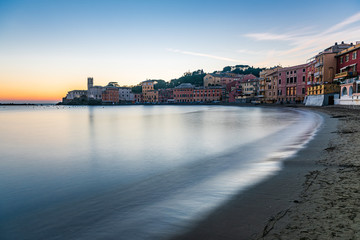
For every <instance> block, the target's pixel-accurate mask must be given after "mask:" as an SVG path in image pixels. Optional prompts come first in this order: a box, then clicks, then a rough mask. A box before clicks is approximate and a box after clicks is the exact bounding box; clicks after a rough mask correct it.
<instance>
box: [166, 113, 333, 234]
mask: <svg viewBox="0 0 360 240" xmlns="http://www.w3.org/2000/svg"><path fill="white" fill-rule="evenodd" d="M264 107H271V106H264ZM274 107H278V106H274ZM284 107H286V106H284ZM298 108H299V109H305V110H311V111H313V112H315V113H318V114H320V115H321V116H322V117H323V125H322V126H321V127H320V129H319V130H318V131H317V133H316V135H315V136H314V137H313V139H312V140H311V141H310V142H309V143H307V145H306V146H305V148H303V149H300V150H299V152H298V153H297V154H296V155H295V156H292V157H290V158H288V159H286V160H284V165H283V169H282V170H281V171H280V172H279V173H278V174H277V175H275V176H273V177H271V178H269V179H267V180H265V181H263V182H261V183H259V184H257V185H255V186H253V187H251V188H249V189H248V190H246V191H244V192H241V193H239V194H238V195H236V196H235V197H233V198H232V199H230V200H229V201H228V202H226V203H224V204H223V205H222V206H219V207H218V208H217V209H215V210H214V211H213V212H211V213H210V214H209V215H208V216H206V217H205V218H204V219H202V220H200V222H198V223H195V226H192V227H191V228H190V229H188V231H187V232H185V233H182V234H179V235H176V236H174V237H173V238H171V239H209V240H211V239H237V240H241V239H282V238H281V237H284V239H299V236H301V234H299V232H297V233H296V234H295V233H294V232H296V231H294V229H291V230H290V231H289V232H290V233H289V234H288V236H289V237H286V235H287V234H285V233H284V232H283V229H284V228H286V227H288V222H289V221H287V220H284V219H287V217H288V216H290V215H291V213H293V209H295V208H297V207H298V206H299V205H301V204H302V202H303V199H302V197H303V193H304V190H306V189H308V187H309V181H310V180H309V179H311V178H312V177H313V176H314V175H316V174H317V173H318V172H320V171H322V169H323V168H324V167H323V166H322V165H321V164H319V160H320V159H322V158H323V155H324V151H325V152H327V151H326V150H325V149H328V148H329V143H330V142H332V141H335V140H336V139H335V138H336V137H337V136H336V134H334V132H338V131H337V127H338V119H339V118H334V117H332V116H331V111H328V110H327V109H328V108H324V107H322V108H321V109H319V108H308V107H303V106H301V107H298ZM329 109H330V108H329ZM310 183H311V181H310ZM310 185H311V184H310ZM297 215H299V213H298V214H297ZM300 221H302V222H303V221H306V220H305V219H300ZM290 222H291V221H290ZM299 230H300V231H301V229H299ZM311 236H312V235H311V233H310V235H309V237H310V238H309V239H311ZM304 239H307V238H304ZM324 239H326V238H324Z"/></svg>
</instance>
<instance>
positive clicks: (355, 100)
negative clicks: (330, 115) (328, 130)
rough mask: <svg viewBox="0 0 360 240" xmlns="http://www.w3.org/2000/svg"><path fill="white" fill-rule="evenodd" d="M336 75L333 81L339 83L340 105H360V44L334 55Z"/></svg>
mask: <svg viewBox="0 0 360 240" xmlns="http://www.w3.org/2000/svg"><path fill="white" fill-rule="evenodd" d="M336 60H337V74H336V75H335V78H334V81H337V82H340V86H341V91H340V100H339V104H342V105H360V80H359V75H360V42H357V44H356V45H355V46H352V47H350V48H348V49H346V50H343V51H341V52H339V53H338V54H337V55H336Z"/></svg>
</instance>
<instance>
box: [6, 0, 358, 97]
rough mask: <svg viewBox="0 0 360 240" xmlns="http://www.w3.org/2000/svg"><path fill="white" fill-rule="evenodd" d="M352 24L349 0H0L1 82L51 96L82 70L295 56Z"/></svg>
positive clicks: (182, 68) (126, 73)
mask: <svg viewBox="0 0 360 240" xmlns="http://www.w3.org/2000/svg"><path fill="white" fill-rule="evenodd" d="M359 23H360V1H356V0H349V1H348V0H344V1H332V0H330V1H322V0H321V1H316V0H314V1H307V0H306V1H256V0H255V1H226V0H225V1H187V0H185V1H154V0H153V1H152V0H148V1H81V0H77V1H67V0H63V1H57V0H54V1H37V0H33V1H17V0H13V1H5V0H0V53H1V54H0V66H1V67H0V83H1V85H3V86H7V88H6V89H7V90H6V92H7V97H6V98H9V94H8V93H9V92H12V91H18V90H17V89H19V88H20V89H21V88H24V89H23V90H22V91H21V94H24V96H25V95H26V94H27V95H26V96H28V95H29V94H30V93H29V92H26V89H32V88H31V87H34V86H37V90H36V91H35V90H34V89H32V91H33V92H34V94H35V93H36V94H45V92H46V93H47V94H55V95H56V96H58V95H61V94H62V95H64V94H66V91H67V90H71V89H75V88H80V89H82V88H85V86H86V78H87V77H88V76H92V77H94V80H95V83H96V84H100V85H105V84H106V83H107V82H109V81H117V82H119V83H120V84H121V85H132V84H137V83H139V82H141V81H143V80H145V79H164V80H170V79H172V78H176V77H179V76H181V75H182V74H183V73H184V72H186V71H188V70H190V71H193V70H197V69H204V71H206V72H212V71H214V70H220V69H222V68H223V67H224V66H227V65H236V64H249V65H253V66H259V67H265V66H267V67H270V66H273V65H277V64H281V65H283V66H289V65H294V64H301V63H304V62H305V61H306V60H307V59H308V58H310V57H311V56H313V55H314V54H316V53H317V52H319V51H321V50H322V49H323V48H326V47H327V46H329V45H331V44H333V43H334V42H336V41H337V42H340V41H347V42H349V41H351V42H355V41H360V28H359V27H358V26H359ZM54 89H57V90H56V91H55V90H54ZM1 94H2V95H4V94H5V93H4V92H1V90H0V99H1V98H2V96H1ZM19 94H20V93H19ZM14 95H16V94H15V92H14ZM30 95H31V94H30ZM30 95H29V96H30ZM45 95H46V94H45ZM3 99H4V97H3Z"/></svg>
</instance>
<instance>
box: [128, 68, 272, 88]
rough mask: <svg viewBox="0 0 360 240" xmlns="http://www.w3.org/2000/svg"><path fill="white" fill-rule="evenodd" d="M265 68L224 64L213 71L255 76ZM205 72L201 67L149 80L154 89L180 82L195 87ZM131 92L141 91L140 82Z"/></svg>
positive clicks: (172, 86) (173, 85)
mask: <svg viewBox="0 0 360 240" xmlns="http://www.w3.org/2000/svg"><path fill="white" fill-rule="evenodd" d="M264 69H265V68H254V67H253V66H249V65H235V66H226V67H224V68H223V70H222V71H215V72H214V73H224V74H225V73H230V72H231V73H236V74H253V75H255V76H256V77H259V76H260V72H261V71H262V70H264ZM205 75H206V73H204V71H203V70H202V69H199V70H196V71H194V72H186V73H184V74H183V75H182V76H181V77H179V78H175V79H172V80H170V82H166V81H165V80H162V79H150V81H155V82H156V84H155V85H154V87H155V89H164V88H174V87H177V86H179V85H180V84H182V83H191V84H193V85H195V86H196V87H200V86H203V85H204V77H205ZM132 92H133V93H141V84H139V85H137V86H134V87H132Z"/></svg>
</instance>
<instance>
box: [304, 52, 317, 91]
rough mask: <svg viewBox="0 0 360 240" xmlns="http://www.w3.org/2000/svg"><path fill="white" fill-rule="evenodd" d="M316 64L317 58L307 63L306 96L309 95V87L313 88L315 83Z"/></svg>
mask: <svg viewBox="0 0 360 240" xmlns="http://www.w3.org/2000/svg"><path fill="white" fill-rule="evenodd" d="M315 64H316V60H315V57H313V58H310V59H309V60H307V63H306V70H305V71H306V89H305V95H306V96H307V95H308V87H310V86H312V85H313V84H314V81H315V77H314V73H315Z"/></svg>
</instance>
